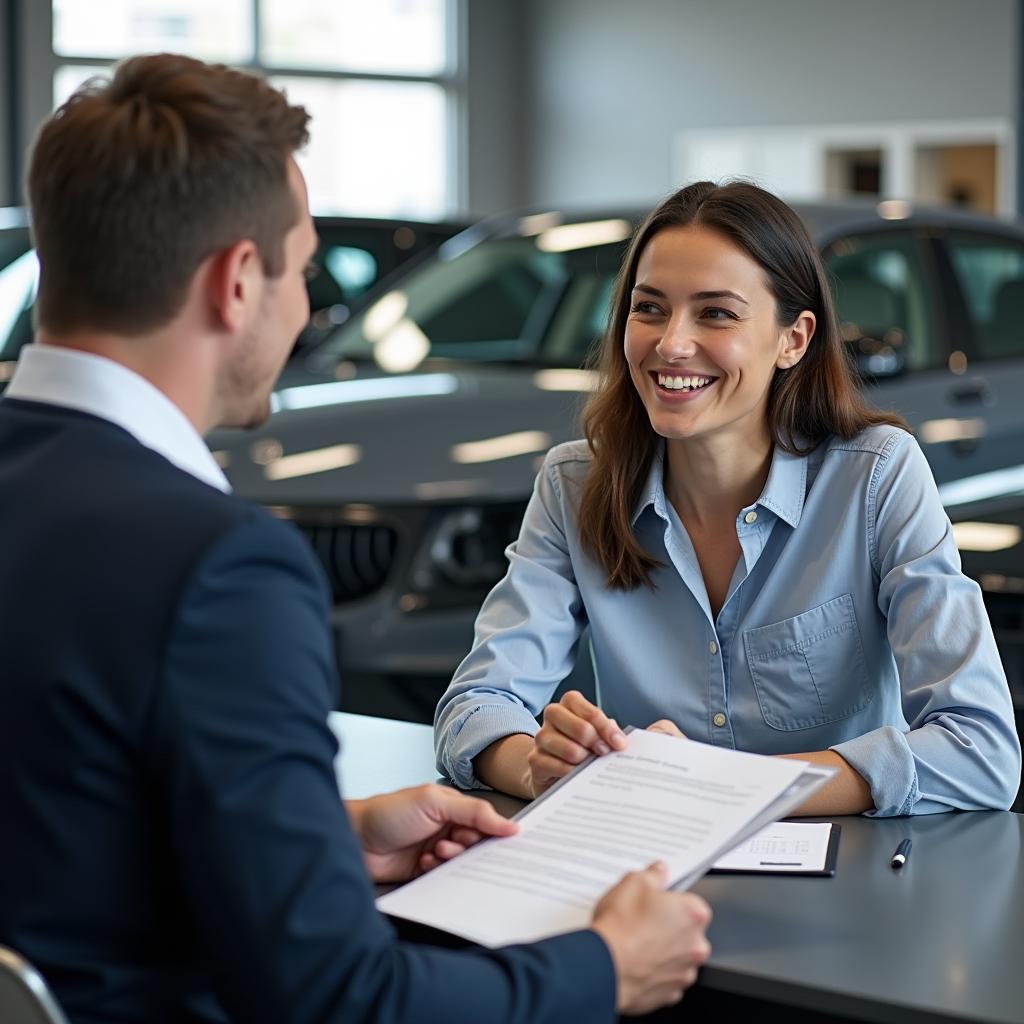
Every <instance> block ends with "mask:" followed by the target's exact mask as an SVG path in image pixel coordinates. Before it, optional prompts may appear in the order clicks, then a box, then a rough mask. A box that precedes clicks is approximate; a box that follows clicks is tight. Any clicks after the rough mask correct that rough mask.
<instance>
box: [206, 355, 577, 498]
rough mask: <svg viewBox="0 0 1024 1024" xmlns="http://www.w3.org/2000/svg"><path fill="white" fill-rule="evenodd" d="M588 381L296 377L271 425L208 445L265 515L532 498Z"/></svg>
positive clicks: (225, 433)
mask: <svg viewBox="0 0 1024 1024" xmlns="http://www.w3.org/2000/svg"><path fill="white" fill-rule="evenodd" d="M591 380H592V377H591V375H589V374H587V373H586V371H579V370H568V371H567V370H544V369H538V368H529V367H523V366H489V367H466V366H464V365H460V366H458V367H457V368H452V367H451V365H450V364H447V365H445V364H442V365H437V366H432V367H427V366H424V367H423V368H421V370H420V372H417V373H410V374H399V375H388V374H380V373H372V372H370V373H368V372H360V373H359V374H358V375H357V376H355V377H353V378H352V379H350V380H336V379H327V378H314V377H312V376H309V375H302V374H299V373H296V372H291V373H289V374H288V375H287V376H286V377H283V378H282V380H281V382H280V383H279V385H278V389H277V391H276V392H275V394H274V407H275V410H276V411H275V412H274V413H273V414H272V415H271V417H270V419H269V420H268V421H267V422H266V424H265V425H264V426H262V427H261V428H259V429H258V430H254V431H241V430H220V431H215V432H214V433H213V434H211V435H210V436H209V437H208V438H207V441H208V443H209V445H210V448H211V449H212V450H213V451H214V455H215V457H216V458H217V461H218V462H219V463H220V464H221V466H222V467H223V468H224V470H225V472H226V474H227V476H228V479H229V480H230V481H231V484H232V486H233V488H234V490H235V492H236V493H237V494H240V495H242V496H243V497H246V498H250V499H252V500H254V501H259V502H262V503H263V504H267V505H327V506H331V505H338V504H351V503H357V504H358V503H372V504H381V503H389V504H404V503H413V502H415V503H420V502H424V501H426V502H431V501H453V500H465V499H471V500H482V501H493V500H505V499H523V498H525V497H527V496H528V495H529V493H530V491H531V489H532V486H533V480H534V477H535V476H536V474H537V470H538V468H539V466H540V463H541V460H542V459H543V456H544V453H545V452H546V451H547V449H548V448H550V447H551V446H552V445H555V444H558V443H560V442H562V441H568V440H571V439H573V438H576V437H578V436H579V430H578V427H577V423H578V413H579V410H580V408H581V406H582V404H583V402H584V401H585V399H586V397H587V395H588V393H589V389H588V385H589V382H590V381H591Z"/></svg>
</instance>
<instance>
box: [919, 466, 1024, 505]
mask: <svg viewBox="0 0 1024 1024" xmlns="http://www.w3.org/2000/svg"><path fill="white" fill-rule="evenodd" d="M1022 491H1024V466H1014V467H1013V468H1011V469H997V470H993V471H992V472H991V473H979V474H978V475H977V476H968V477H964V479H962V480H953V481H951V482H950V483H948V484H942V485H940V487H939V497H940V498H941V499H942V504H943V505H945V506H946V507H947V508H948V507H949V506H951V505H967V504H969V503H970V502H972V501H985V500H987V499H988V498H1000V497H1004V496H1008V495H1011V494H1020V493H1021V492H1022Z"/></svg>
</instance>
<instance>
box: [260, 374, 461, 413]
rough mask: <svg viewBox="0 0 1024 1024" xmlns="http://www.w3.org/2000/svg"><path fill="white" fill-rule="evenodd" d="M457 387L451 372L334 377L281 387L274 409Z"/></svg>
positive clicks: (408, 395) (438, 391)
mask: <svg viewBox="0 0 1024 1024" xmlns="http://www.w3.org/2000/svg"><path fill="white" fill-rule="evenodd" d="M458 389H459V380H458V378H457V377H456V376H455V375H454V374H451V373H423V374H417V375H416V376H409V377H381V378H378V379H373V378H370V379H368V380H337V381H328V382H327V383H326V384H305V385H302V386H301V387H295V388H284V389H283V390H281V391H278V392H276V393H275V394H274V396H273V398H272V400H271V404H272V406H273V408H274V411H275V412H276V411H279V410H284V409H314V408H317V407H318V406H322V405H340V404H341V403H343V402H375V401H380V400H383V399H388V398H415V397H419V396H420V395H450V394H452V393H453V392H455V391H458Z"/></svg>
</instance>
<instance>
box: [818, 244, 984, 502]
mask: <svg viewBox="0 0 1024 1024" xmlns="http://www.w3.org/2000/svg"><path fill="white" fill-rule="evenodd" d="M932 236H933V232H932V231H931V230H930V229H928V228H927V227H922V226H910V225H906V226H902V227H896V228H889V229H883V230H876V231H864V232H860V233H857V234H851V235H847V236H844V237H842V238H839V239H836V240H834V241H832V242H831V243H829V244H828V245H826V246H824V247H823V250H822V255H823V258H824V261H825V266H826V268H827V270H828V272H829V276H830V279H831V282H832V286H833V293H834V296H835V300H836V311H837V314H838V318H839V322H840V330H841V332H842V335H843V337H844V338H845V339H846V341H847V343H848V344H849V345H850V348H851V352H852V354H853V355H854V358H855V360H856V362H857V365H858V367H859V369H860V370H861V373H862V374H863V375H864V378H865V393H866V394H867V396H868V398H870V399H871V401H872V402H873V403H874V404H875V405H877V406H879V407H880V408H885V409H893V410H895V411H896V412H898V413H900V414H901V415H903V416H904V417H905V418H906V419H907V421H908V422H909V424H910V426H911V428H912V429H913V431H914V432H915V434H916V435H917V437H918V440H919V441H920V443H921V447H922V448H923V449H924V452H925V454H926V456H927V457H928V461H929V463H930V464H931V467H932V472H933V473H934V475H935V478H936V480H938V481H940V482H941V481H944V480H950V479H957V478H959V477H962V476H963V475H964V473H965V472H968V471H969V470H968V469H967V468H966V467H967V465H974V464H975V462H976V460H977V457H978V451H979V441H980V438H983V437H984V435H985V433H986V427H985V426H984V423H983V422H982V420H983V416H984V413H985V409H986V407H985V406H984V405H983V404H982V403H973V402H971V401H970V399H969V398H968V399H967V400H965V398H964V393H969V394H970V395H973V394H974V393H975V390H976V385H975V383H974V381H973V380H971V379H965V377H964V375H963V373H962V372H961V371H962V369H963V363H964V361H965V357H964V356H963V354H962V351H961V349H960V347H958V345H957V344H954V339H953V336H954V334H957V335H959V332H958V331H957V330H956V328H955V325H954V324H953V323H952V321H951V317H950V314H949V310H948V307H947V303H946V294H947V292H948V291H949V282H948V281H947V280H946V278H945V276H944V275H943V272H942V271H943V268H942V266H941V265H940V263H939V261H938V260H936V258H935V251H934V238H933V237H932ZM957 340H958V341H959V338H958V339H957Z"/></svg>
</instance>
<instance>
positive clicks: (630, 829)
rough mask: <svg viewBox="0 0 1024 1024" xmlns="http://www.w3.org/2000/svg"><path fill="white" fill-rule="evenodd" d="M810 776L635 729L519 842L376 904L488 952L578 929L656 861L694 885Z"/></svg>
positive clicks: (480, 852) (490, 847) (785, 764)
mask: <svg viewBox="0 0 1024 1024" xmlns="http://www.w3.org/2000/svg"><path fill="white" fill-rule="evenodd" d="M807 767H808V766H807V763H806V762H803V761H793V760H788V759H780V758H771V757H762V756H760V755H757V754H746V753H740V752H737V751H733V750H723V749H721V748H717V747H713V746H709V745H706V744H701V743H694V742H689V741H680V740H678V739H676V738H674V737H671V736H665V735H663V734H660V733H652V732H646V731H643V732H642V731H633V732H630V733H629V746H628V748H627V749H626V750H624V751H619V752H615V753H612V754H608V755H606V756H604V757H601V758H596V759H594V760H593V761H591V762H590V763H589V764H587V765H586V766H584V767H583V768H582V769H580V770H579V771H578V772H576V773H574V774H573V775H572V776H571V777H570V778H569V779H568V780H564V781H563V783H562V784H560V785H558V786H556V787H554V788H553V789H552V790H551V791H549V793H547V794H545V796H544V797H542V798H541V799H540V800H537V801H535V802H534V803H533V804H532V805H531V806H530V807H529V808H528V810H527V812H526V813H525V814H524V816H523V817H522V818H521V820H520V832H519V834H518V835H516V836H512V837H510V838H508V839H500V840H489V841H487V842H484V843H481V844H479V845H478V846H476V847H473V848H472V849H470V850H468V851H467V852H466V853H465V854H463V855H462V856H461V857H458V858H456V859H455V860H453V861H450V862H448V863H447V864H444V865H442V866H441V867H439V868H436V869H435V870H434V871H432V872H430V873H429V874H427V875H424V876H422V877H421V878H418V879H416V880H415V881H413V882H410V883H409V884H408V885H405V886H403V887H401V888H400V889H396V890H394V891H393V892H390V893H388V894H387V895H385V896H382V897H380V898H379V899H378V900H377V906H378V907H379V908H380V909H381V910H382V911H384V912H385V913H388V914H393V915H395V916H398V917H404V918H407V919H409V920H413V921H419V922H421V923H423V924H427V925H431V926H433V927H435V928H441V929H443V930H445V931H449V932H452V933H454V934H456V935H462V936H465V937H466V938H469V939H471V940H472V941H474V942H477V943H480V944H482V945H486V946H498V945H506V944H509V943H516V942H530V941H533V940H535V939H538V938H542V937H544V936H548V935H554V934H558V933H560V932H565V931H571V930H574V929H577V928H585V927H587V926H588V925H589V922H590V917H591V914H592V912H593V908H594V905H595V904H596V902H597V901H598V899H600V897H601V896H602V895H603V894H604V893H605V892H606V891H607V890H608V889H609V888H610V887H611V886H613V885H614V884H615V883H616V882H618V880H619V879H620V878H621V877H622V875H623V874H625V873H626V872H627V871H632V870H635V869H637V868H642V867H645V866H646V865H648V864H650V863H651V861H653V860H656V859H659V858H660V859H662V860H664V861H665V862H666V863H667V864H668V866H669V871H670V875H671V877H672V878H674V879H683V880H688V879H689V878H691V877H694V876H697V877H699V875H700V874H701V873H702V872H703V871H704V870H706V868H707V866H708V865H709V864H710V863H711V862H712V860H713V859H714V858H715V856H717V855H718V854H720V853H721V852H722V851H723V850H725V849H728V848H729V847H730V846H732V845H733V844H735V842H736V840H737V837H739V836H741V835H742V834H743V832H744V831H745V827H748V826H749V823H750V822H751V820H752V819H755V818H757V817H758V816H759V814H760V813H761V812H763V811H764V809H765V808H767V807H769V806H770V805H772V804H773V803H774V802H775V801H776V800H777V798H778V797H780V795H781V794H783V793H784V792H786V791H787V790H792V789H794V784H795V783H796V782H797V780H798V779H800V778H801V776H802V775H803V774H804V769H805V768H807ZM824 777H825V778H827V777H828V773H827V771H826V772H825V773H824ZM791 806H792V803H790V805H789V807H791ZM786 809H789V808H788V807H787V808H786ZM780 813H785V810H782V811H780ZM760 824H761V825H763V824H764V822H763V821H762V822H760Z"/></svg>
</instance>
